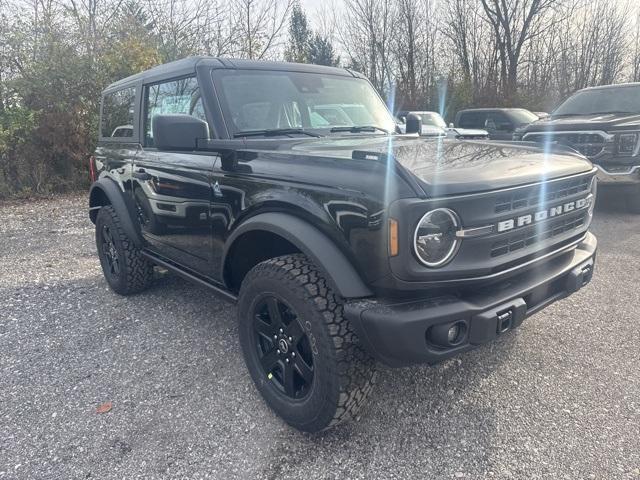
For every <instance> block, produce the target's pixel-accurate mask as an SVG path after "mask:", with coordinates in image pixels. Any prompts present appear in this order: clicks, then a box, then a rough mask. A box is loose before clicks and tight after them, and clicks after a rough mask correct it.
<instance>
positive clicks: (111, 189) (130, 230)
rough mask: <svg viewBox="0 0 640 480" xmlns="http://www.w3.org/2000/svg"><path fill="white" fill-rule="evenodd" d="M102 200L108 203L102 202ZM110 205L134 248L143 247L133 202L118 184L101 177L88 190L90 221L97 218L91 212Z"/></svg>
mask: <svg viewBox="0 0 640 480" xmlns="http://www.w3.org/2000/svg"><path fill="white" fill-rule="evenodd" d="M104 198H106V199H107V200H108V202H104ZM105 204H106V205H111V206H112V207H113V209H114V210H115V211H116V213H117V214H118V219H119V220H120V225H121V226H122V229H123V230H124V231H125V233H126V234H127V236H128V237H129V238H131V239H132V240H133V243H134V244H135V246H136V247H138V248H140V247H142V246H143V244H144V241H143V240H142V233H141V232H140V226H139V225H138V224H137V223H136V222H134V220H133V219H135V218H136V210H135V206H134V205H133V200H131V199H130V198H127V195H126V193H125V192H123V191H122V189H121V188H120V187H119V186H118V184H117V183H116V182H115V181H113V180H111V179H110V178H107V177H102V178H101V179H100V180H98V181H96V182H94V183H93V184H92V185H91V189H90V190H89V209H90V210H89V211H90V213H89V216H90V218H91V221H92V222H94V223H95V219H96V216H97V213H96V214H93V212H97V210H98V209H99V208H100V207H102V206H104V205H105Z"/></svg>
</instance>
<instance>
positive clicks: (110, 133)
mask: <svg viewBox="0 0 640 480" xmlns="http://www.w3.org/2000/svg"><path fill="white" fill-rule="evenodd" d="M135 101H136V89H135V88H133V87H132V88H124V89H122V90H118V91H117V92H112V93H108V94H106V95H105V96H104V97H103V99H102V118H101V119H100V133H101V136H102V137H109V138H114V137H117V138H126V137H133V128H134V127H133V125H134V123H135V122H134V116H133V113H134V107H135Z"/></svg>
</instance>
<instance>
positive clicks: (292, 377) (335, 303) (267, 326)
mask: <svg viewBox="0 0 640 480" xmlns="http://www.w3.org/2000/svg"><path fill="white" fill-rule="evenodd" d="M237 313H238V335H239V340H240V346H241V347H242V354H243V356H244V359H245V363H246V365H247V369H248V371H249V374H250V375H251V378H252V380H253V382H254V383H255V385H256V388H257V389H258V391H259V392H260V394H261V395H262V396H263V398H264V400H265V401H266V403H267V404H268V405H269V407H271V408H272V409H273V411H274V412H276V413H277V414H278V415H279V416H280V417H281V418H282V419H283V420H284V421H286V422H287V423H288V424H289V425H292V426H293V427H295V428H297V429H299V430H302V431H305V432H318V431H320V430H324V429H326V428H330V427H333V426H335V425H337V424H339V423H342V422H344V421H347V420H349V419H351V418H354V417H355V416H356V415H357V414H358V412H359V411H360V409H361V408H362V407H363V405H365V403H366V400H367V397H368V395H369V393H370V392H371V390H372V388H373V383H374V380H375V360H374V359H373V358H372V357H371V355H369V354H368V353H367V352H366V351H364V350H363V349H362V347H361V346H360V342H359V340H358V338H357V336H356V334H355V332H354V331H353V328H352V327H351V324H350V323H349V322H348V320H347V319H346V318H345V317H344V315H343V300H342V298H340V297H339V296H338V295H336V294H334V293H333V291H332V289H331V287H330V286H329V284H328V283H327V281H326V280H325V278H324V276H323V275H322V273H321V272H320V271H318V269H317V268H316V266H315V265H314V264H313V263H312V262H310V261H309V259H308V258H307V257H305V256H304V255H302V254H291V255H283V256H281V257H276V258H272V259H269V260H265V261H264V262H261V263H259V264H257V265H256V266H255V267H253V268H252V269H251V270H250V271H249V273H247V275H246V276H245V277H244V279H243V281H242V285H241V287H240V294H239V295H238V312H237Z"/></svg>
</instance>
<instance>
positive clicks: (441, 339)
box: [427, 320, 467, 347]
mask: <svg viewBox="0 0 640 480" xmlns="http://www.w3.org/2000/svg"><path fill="white" fill-rule="evenodd" d="M466 337H467V322H466V321H465V320H458V321H457V322H452V323H443V324H441V325H434V326H433V327H431V328H430V329H429V330H428V332H427V340H428V341H429V342H430V343H433V344H435V345H438V346H440V347H457V346H458V345H461V344H462V343H463V342H464V340H465V338H466Z"/></svg>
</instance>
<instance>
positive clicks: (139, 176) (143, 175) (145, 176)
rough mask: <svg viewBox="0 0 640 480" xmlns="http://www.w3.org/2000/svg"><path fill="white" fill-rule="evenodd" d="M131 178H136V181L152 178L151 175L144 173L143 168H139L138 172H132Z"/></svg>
mask: <svg viewBox="0 0 640 480" xmlns="http://www.w3.org/2000/svg"><path fill="white" fill-rule="evenodd" d="M133 176H134V178H137V179H138V180H143V181H146V180H151V179H152V178H153V177H152V176H151V174H149V173H147V172H146V171H145V169H144V168H139V169H138V170H136V171H135V172H133Z"/></svg>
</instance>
